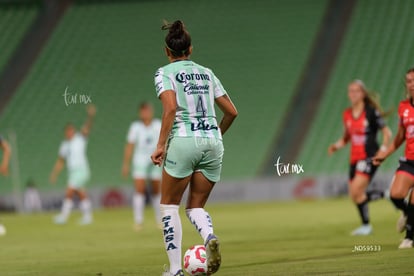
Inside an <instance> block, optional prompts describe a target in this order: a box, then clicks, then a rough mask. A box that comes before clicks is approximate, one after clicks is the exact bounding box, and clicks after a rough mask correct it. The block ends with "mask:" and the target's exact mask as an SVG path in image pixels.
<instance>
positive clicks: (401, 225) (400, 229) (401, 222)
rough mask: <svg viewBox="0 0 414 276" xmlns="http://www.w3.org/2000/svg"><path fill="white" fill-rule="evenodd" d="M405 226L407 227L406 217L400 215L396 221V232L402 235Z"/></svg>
mask: <svg viewBox="0 0 414 276" xmlns="http://www.w3.org/2000/svg"><path fill="white" fill-rule="evenodd" d="M405 225H407V216H406V215H405V214H404V213H402V214H401V216H400V218H399V219H398V221H397V232H398V233H402V232H404V230H405Z"/></svg>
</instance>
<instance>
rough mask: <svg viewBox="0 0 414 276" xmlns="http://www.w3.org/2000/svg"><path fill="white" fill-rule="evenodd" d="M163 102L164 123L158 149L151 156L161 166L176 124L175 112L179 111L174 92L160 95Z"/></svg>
mask: <svg viewBox="0 0 414 276" xmlns="http://www.w3.org/2000/svg"><path fill="white" fill-rule="evenodd" d="M160 100H161V102H162V107H163V112H162V123H161V131H160V137H159V138H158V144H157V148H156V150H155V151H154V153H153V154H152V155H151V160H152V162H153V163H154V164H155V165H158V166H160V165H161V164H162V162H163V159H164V155H165V150H166V149H165V146H166V144H167V140H168V136H169V135H170V132H171V129H172V126H173V124H174V119H175V112H176V109H177V100H176V97H175V92H174V91H173V90H167V91H165V92H163V93H162V94H161V95H160Z"/></svg>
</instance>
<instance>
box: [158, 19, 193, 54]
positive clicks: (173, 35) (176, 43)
mask: <svg viewBox="0 0 414 276" xmlns="http://www.w3.org/2000/svg"><path fill="white" fill-rule="evenodd" d="M161 29H162V30H168V34H167V36H166V37H165V43H166V44H167V47H168V49H170V51H171V54H172V55H173V56H174V57H182V56H188V55H189V54H190V46H191V36H190V33H189V32H188V31H187V29H186V28H185V25H184V23H183V22H182V21H181V20H176V21H174V22H173V23H168V22H165V23H164V25H163V26H162V27H161Z"/></svg>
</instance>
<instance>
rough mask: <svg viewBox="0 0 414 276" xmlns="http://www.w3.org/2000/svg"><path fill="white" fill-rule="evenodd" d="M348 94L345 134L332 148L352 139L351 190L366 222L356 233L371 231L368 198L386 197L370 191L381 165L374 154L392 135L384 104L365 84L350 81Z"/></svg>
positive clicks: (332, 150)
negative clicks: (379, 139) (377, 164)
mask: <svg viewBox="0 0 414 276" xmlns="http://www.w3.org/2000/svg"><path fill="white" fill-rule="evenodd" d="M348 98H349V101H350V102H351V107H349V108H347V109H346V110H345V111H344V113H343V124H344V135H343V137H342V138H340V139H339V140H338V141H337V142H336V143H335V144H332V145H330V146H329V148H328V153H329V154H332V153H334V152H335V151H337V150H338V149H340V148H342V147H344V146H345V145H346V144H347V143H348V142H351V158H350V159H351V160H350V163H351V166H350V171H349V194H350V196H351V198H352V200H353V202H354V203H355V204H356V206H357V208H358V211H359V215H360V217H361V220H362V225H361V226H360V227H358V228H357V229H355V230H354V231H353V232H352V235H369V234H371V233H372V226H371V225H370V223H369V212H368V202H370V201H372V200H376V199H379V198H383V197H384V192H383V191H375V190H371V191H366V189H367V187H368V185H369V183H370V181H371V179H372V178H373V176H374V174H375V171H376V170H377V166H374V165H373V164H372V161H371V158H372V157H374V156H375V155H376V153H377V152H378V151H385V150H386V148H387V145H388V143H389V140H390V139H391V130H390V129H389V128H388V127H387V126H386V125H385V122H384V119H383V116H382V114H381V108H380V106H379V105H378V103H377V102H376V101H375V100H374V99H373V98H372V97H371V96H370V95H369V93H368V91H367V89H366V88H365V85H364V83H363V82H362V81H360V80H355V81H353V82H351V83H350V84H349V85H348ZM378 131H381V132H382V136H383V143H382V146H381V147H380V146H379V145H378V143H377V133H378Z"/></svg>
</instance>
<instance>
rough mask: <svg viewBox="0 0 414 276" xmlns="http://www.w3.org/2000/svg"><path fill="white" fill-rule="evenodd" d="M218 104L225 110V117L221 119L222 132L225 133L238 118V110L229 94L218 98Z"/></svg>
mask: <svg viewBox="0 0 414 276" xmlns="http://www.w3.org/2000/svg"><path fill="white" fill-rule="evenodd" d="M215 101H216V104H217V106H218V107H219V108H220V110H221V111H222V112H223V118H222V119H221V121H220V125H219V127H220V130H221V134H224V133H225V132H226V131H227V130H228V129H229V127H230V126H231V125H232V123H233V121H234V119H236V117H237V115H238V112H237V109H236V107H235V106H234V104H233V102H232V101H231V99H230V97H229V96H228V95H223V96H221V97H218V98H216V100H215Z"/></svg>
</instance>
